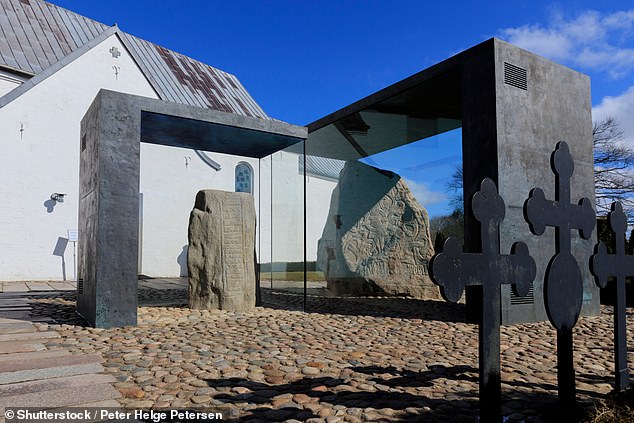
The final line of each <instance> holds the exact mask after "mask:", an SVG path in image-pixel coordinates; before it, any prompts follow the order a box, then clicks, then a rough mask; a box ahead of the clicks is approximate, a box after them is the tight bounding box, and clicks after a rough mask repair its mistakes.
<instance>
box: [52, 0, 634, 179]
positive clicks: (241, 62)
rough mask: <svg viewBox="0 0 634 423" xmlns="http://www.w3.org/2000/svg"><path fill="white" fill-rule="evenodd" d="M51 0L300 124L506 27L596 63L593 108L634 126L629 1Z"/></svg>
mask: <svg viewBox="0 0 634 423" xmlns="http://www.w3.org/2000/svg"><path fill="white" fill-rule="evenodd" d="M53 2H54V3H56V4H58V5H60V6H63V7H66V8H68V9H70V10H72V11H75V12H77V13H80V14H82V15H85V16H88V17H90V18H93V19H96V20H98V21H100V22H103V23H105V24H113V23H115V22H116V23H118V24H119V26H120V27H121V29H122V30H124V31H126V32H129V33H131V34H133V35H136V36H138V37H141V38H144V39H147V40H149V41H152V42H154V43H156V44H160V45H162V46H165V47H167V48H170V49H173V50H176V51H178V52H181V53H183V54H186V55H188V56H191V57H193V58H195V59H198V60H200V61H202V62H205V63H208V64H210V65H212V66H215V67H218V68H220V69H223V70H225V71H227V72H230V73H232V74H234V75H236V76H237V77H238V78H239V79H240V80H241V81H242V83H243V85H244V86H245V87H246V88H247V90H248V91H249V92H250V93H251V95H252V96H253V97H254V98H255V100H256V101H257V102H258V103H259V104H260V105H261V106H262V107H263V108H264V110H265V111H266V112H267V113H268V114H269V115H271V116H273V117H275V118H277V119H281V120H284V121H287V122H290V123H295V124H302V125H303V124H308V123H310V122H312V121H314V120H316V119H318V118H320V117H322V116H324V115H326V114H329V113H331V112H333V111H335V110H337V109H339V108H341V107H344V106H346V105H347V104H349V103H351V102H353V101H356V100H358V99H360V98H363V97H365V96H367V95H369V94H371V93H373V92H375V91H377V90H379V89H381V88H384V87H386V86H388V85H390V84H392V83H394V82H397V81H399V80H401V79H403V78H405V77H407V76H409V75H411V74H413V73H416V72H418V71H420V70H422V69H424V68H426V67H429V66H430V65H433V64H434V63H437V62H439V61H441V60H443V59H445V58H447V57H449V56H451V55H453V54H455V53H457V52H459V51H462V50H464V49H466V48H468V47H470V46H472V45H475V44H477V43H479V42H481V41H484V40H486V39H488V38H490V37H493V36H497V37H499V38H502V39H504V40H506V41H509V42H511V43H514V44H516V45H519V46H520V47H523V48H526V49H527V50H530V51H533V52H535V53H537V54H540V55H543V56H545V57H548V58H550V59H552V60H554V61H556V62H559V63H562V64H564V65H567V66H570V67H572V68H574V69H576V70H579V71H581V72H583V73H586V74H588V75H590V76H591V78H592V104H593V106H594V109H593V113H594V116H595V118H601V117H603V116H605V115H611V116H613V117H615V118H616V119H617V120H618V121H619V122H620V123H621V124H622V126H623V129H624V130H625V132H626V136H628V137H630V142H632V141H631V139H632V138H634V4H633V3H632V2H631V1H609V0H606V1H600V2H597V1H586V0H579V1H560V2H547V1H525V0H515V1H513V2H509V1H504V2H501V1H487V2H483V1H477V2H476V1H473V2H464V1H463V2H455V1H454V2H451V1H445V2H433V1H425V2H423V1H420V0H419V1H398V0H395V1H343V0H339V1H327V0H326V1H285V0H278V1H222V2H221V1H207V0H187V1H184V0H179V1H177V0H152V1H149V0H137V1H129V0H126V1H124V0H100V1H86V0H53ZM445 171H446V170H445ZM445 176H446V175H445ZM427 188H428V191H429V189H430V187H429V186H428V187H427ZM434 189H435V188H434ZM432 190H433V189H432Z"/></svg>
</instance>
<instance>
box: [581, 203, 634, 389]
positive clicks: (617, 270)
mask: <svg viewBox="0 0 634 423" xmlns="http://www.w3.org/2000/svg"><path fill="white" fill-rule="evenodd" d="M608 221H609V222H610V228H611V229H612V232H613V233H614V242H615V244H616V245H615V247H616V248H615V249H614V251H615V253H614V254H608V251H607V248H606V246H605V245H604V244H603V243H599V244H598V245H597V248H596V250H595V251H596V254H595V255H593V256H592V259H591V261H590V269H591V271H592V274H593V275H594V276H595V281H596V283H597V285H599V286H600V287H601V288H605V286H606V284H607V283H608V277H610V276H614V277H616V304H615V306H614V377H615V387H614V388H615V389H616V390H617V391H624V390H626V389H627V388H628V386H629V384H630V381H629V376H628V371H627V338H626V332H625V296H626V295H625V278H626V277H628V276H634V256H632V255H626V254H625V232H626V231H627V216H626V215H625V213H623V206H622V205H621V203H612V211H611V212H610V213H609V214H608Z"/></svg>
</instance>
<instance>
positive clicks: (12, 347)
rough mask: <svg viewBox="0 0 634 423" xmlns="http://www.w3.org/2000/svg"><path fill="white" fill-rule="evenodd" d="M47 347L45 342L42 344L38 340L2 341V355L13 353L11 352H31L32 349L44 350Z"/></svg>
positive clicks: (0, 347)
mask: <svg viewBox="0 0 634 423" xmlns="http://www.w3.org/2000/svg"><path fill="white" fill-rule="evenodd" d="M45 349H46V347H45V346H44V344H41V343H39V342H36V341H29V340H22V341H4V342H0V355H2V354H11V353H21V352H31V351H42V350H45Z"/></svg>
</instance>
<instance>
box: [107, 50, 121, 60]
mask: <svg viewBox="0 0 634 423" xmlns="http://www.w3.org/2000/svg"><path fill="white" fill-rule="evenodd" d="M108 51H109V52H110V54H112V57H114V58H115V59H118V58H119V56H121V52H120V51H119V49H118V48H116V47H112V48H111V49H110V50H108Z"/></svg>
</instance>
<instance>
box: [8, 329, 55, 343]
mask: <svg viewBox="0 0 634 423" xmlns="http://www.w3.org/2000/svg"><path fill="white" fill-rule="evenodd" d="M49 338H59V334H58V333H57V332H53V331H47V332H27V333H14V334H7V335H0V342H3V341H20V340H25V339H49Z"/></svg>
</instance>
